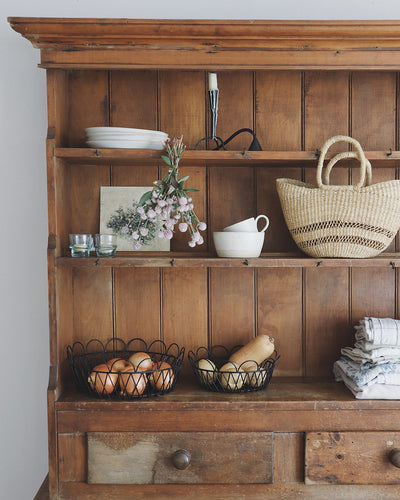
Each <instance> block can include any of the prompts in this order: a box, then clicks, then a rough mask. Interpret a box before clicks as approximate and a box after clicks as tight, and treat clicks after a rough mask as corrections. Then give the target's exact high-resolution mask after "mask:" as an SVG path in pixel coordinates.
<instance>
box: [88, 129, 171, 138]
mask: <svg viewBox="0 0 400 500" xmlns="http://www.w3.org/2000/svg"><path fill="white" fill-rule="evenodd" d="M85 132H86V134H87V135H88V136H93V135H98V134H110V133H111V134H119V135H125V134H129V135H132V134H134V135H140V136H142V135H148V136H162V137H168V134H166V133H165V132H161V131H159V130H145V129H142V128H124V127H90V128H87V129H85Z"/></svg>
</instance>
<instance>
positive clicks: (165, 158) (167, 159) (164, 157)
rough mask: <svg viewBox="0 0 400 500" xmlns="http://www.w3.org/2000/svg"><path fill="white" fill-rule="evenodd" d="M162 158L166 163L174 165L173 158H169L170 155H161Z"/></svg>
mask: <svg viewBox="0 0 400 500" xmlns="http://www.w3.org/2000/svg"><path fill="white" fill-rule="evenodd" d="M161 158H162V159H163V160H164V161H165V163H166V164H167V165H169V166H170V167H172V163H171V160H170V159H169V157H168V156H165V155H161Z"/></svg>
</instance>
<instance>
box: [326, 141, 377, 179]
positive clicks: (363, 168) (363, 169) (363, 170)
mask: <svg viewBox="0 0 400 500" xmlns="http://www.w3.org/2000/svg"><path fill="white" fill-rule="evenodd" d="M335 142H348V143H350V144H352V145H353V146H354V147H355V149H356V151H355V152H353V151H345V152H343V153H339V154H337V155H336V156H334V157H333V158H332V159H331V161H330V162H329V164H328V165H327V174H325V176H324V181H325V182H326V181H328V182H327V183H325V184H324V183H323V182H322V169H323V166H324V160H325V156H326V153H327V152H328V149H329V148H330V147H331V146H332V145H333V144H335ZM343 158H357V159H358V160H359V162H360V179H359V181H358V183H357V184H356V187H358V188H361V187H363V186H364V185H365V180H366V177H367V182H369V183H370V182H371V172H369V173H368V175H367V161H368V160H367V159H366V157H365V154H364V151H363V149H362V147H361V145H360V143H359V142H358V141H357V140H356V139H353V138H352V137H348V136H346V135H335V136H334V137H331V138H330V139H328V140H327V141H326V142H325V144H324V145H323V146H322V148H321V154H320V156H319V159H318V165H317V185H318V187H319V188H323V187H327V186H329V174H330V171H331V170H332V167H333V166H334V165H335V163H337V162H338V161H339V160H341V159H343ZM368 163H369V162H368ZM369 170H370V168H369Z"/></svg>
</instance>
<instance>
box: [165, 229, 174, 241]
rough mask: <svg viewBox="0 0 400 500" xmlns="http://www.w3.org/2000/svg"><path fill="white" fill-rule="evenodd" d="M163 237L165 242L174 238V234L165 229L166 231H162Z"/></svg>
mask: <svg viewBox="0 0 400 500" xmlns="http://www.w3.org/2000/svg"><path fill="white" fill-rule="evenodd" d="M164 236H165V238H167V240H171V239H172V237H173V236H174V233H173V232H172V231H171V230H170V229H167V230H166V231H164Z"/></svg>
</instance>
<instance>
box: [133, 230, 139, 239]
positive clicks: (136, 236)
mask: <svg viewBox="0 0 400 500" xmlns="http://www.w3.org/2000/svg"><path fill="white" fill-rule="evenodd" d="M132 238H133V239H134V240H138V239H139V235H138V233H137V232H136V231H135V232H134V233H132Z"/></svg>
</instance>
